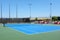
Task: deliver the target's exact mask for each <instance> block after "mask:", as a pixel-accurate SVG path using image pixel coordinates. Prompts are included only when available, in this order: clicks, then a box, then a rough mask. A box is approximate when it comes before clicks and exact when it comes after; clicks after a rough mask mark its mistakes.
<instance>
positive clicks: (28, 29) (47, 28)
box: [6, 24, 60, 35]
mask: <svg viewBox="0 0 60 40" xmlns="http://www.w3.org/2000/svg"><path fill="white" fill-rule="evenodd" d="M6 26H7V27H9V28H12V29H14V30H16V31H19V32H22V33H24V34H28V35H30V34H39V33H46V32H52V31H57V30H60V26H56V25H45V24H6Z"/></svg>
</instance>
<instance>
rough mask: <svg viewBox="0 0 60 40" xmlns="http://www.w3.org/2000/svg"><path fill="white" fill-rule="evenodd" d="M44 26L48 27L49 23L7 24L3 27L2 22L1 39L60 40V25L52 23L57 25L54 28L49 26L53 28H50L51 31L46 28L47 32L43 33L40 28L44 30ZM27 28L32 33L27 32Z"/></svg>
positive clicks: (0, 28)
mask: <svg viewBox="0 0 60 40" xmlns="http://www.w3.org/2000/svg"><path fill="white" fill-rule="evenodd" d="M36 26H37V27H36ZM42 26H44V27H46V26H47V25H46V26H45V25H40V24H6V27H3V26H2V24H0V40H60V26H55V25H50V26H55V27H51V28H52V29H53V28H54V29H53V30H52V29H51V28H49V29H51V30H49V31H51V32H49V31H46V29H45V31H43V32H45V33H41V31H40V30H43V29H41V27H42ZM25 27H26V28H25ZM27 28H28V29H27ZM23 29H24V30H25V31H24V30H23ZM27 30H28V31H29V32H32V33H28V32H26V31H27ZM38 30H39V31H38ZM47 30H48V29H47ZM55 30H56V31H55ZM33 31H34V32H33ZM36 33H37V34H36ZM27 34H28V35H27ZM29 34H32V35H29Z"/></svg>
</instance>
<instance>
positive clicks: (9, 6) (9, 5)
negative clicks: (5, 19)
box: [9, 4, 10, 18]
mask: <svg viewBox="0 0 60 40" xmlns="http://www.w3.org/2000/svg"><path fill="white" fill-rule="evenodd" d="M9 18H10V4H9Z"/></svg>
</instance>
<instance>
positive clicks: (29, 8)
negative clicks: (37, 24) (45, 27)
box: [29, 3, 32, 18]
mask: <svg viewBox="0 0 60 40" xmlns="http://www.w3.org/2000/svg"><path fill="white" fill-rule="evenodd" d="M31 6H32V4H31V3H30V4H29V10H30V18H31Z"/></svg>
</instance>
